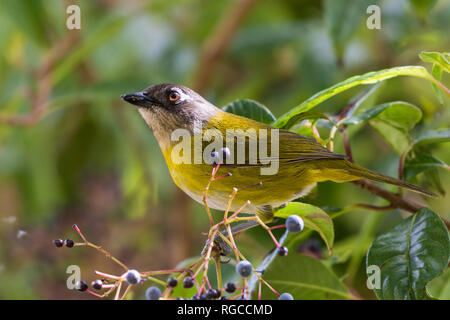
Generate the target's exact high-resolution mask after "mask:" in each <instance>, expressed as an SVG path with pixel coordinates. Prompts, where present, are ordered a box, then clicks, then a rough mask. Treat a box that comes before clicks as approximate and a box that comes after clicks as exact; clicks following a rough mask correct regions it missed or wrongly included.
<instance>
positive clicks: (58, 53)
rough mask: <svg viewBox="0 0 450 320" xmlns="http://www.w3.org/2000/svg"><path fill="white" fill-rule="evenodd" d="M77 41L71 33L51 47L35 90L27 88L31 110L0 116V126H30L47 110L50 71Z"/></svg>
mask: <svg viewBox="0 0 450 320" xmlns="http://www.w3.org/2000/svg"><path fill="white" fill-rule="evenodd" d="M78 40H79V33H78V32H76V31H71V32H70V33H69V35H68V36H67V37H65V38H64V39H63V40H62V41H60V42H58V43H57V44H56V45H55V46H53V47H52V48H51V49H50V51H49V53H48V54H47V56H46V57H45V58H44V62H43V63H42V67H41V68H40V69H39V70H38V71H37V72H36V76H35V77H36V84H37V89H36V91H35V92H32V91H31V89H30V88H27V96H28V97H29V99H30V103H31V109H30V111H29V112H28V113H26V114H21V115H0V124H7V125H12V126H24V127H26V126H31V125H33V124H35V123H36V122H38V121H39V120H40V119H41V117H42V115H43V114H44V113H45V111H46V110H47V108H48V104H49V99H50V94H51V90H52V85H53V84H52V81H51V73H52V72H51V71H52V70H53V68H54V66H55V64H56V62H58V61H59V60H61V59H62V58H63V57H65V56H66V55H67V53H68V52H69V51H70V50H71V49H72V48H73V47H74V45H75V44H76V43H78Z"/></svg>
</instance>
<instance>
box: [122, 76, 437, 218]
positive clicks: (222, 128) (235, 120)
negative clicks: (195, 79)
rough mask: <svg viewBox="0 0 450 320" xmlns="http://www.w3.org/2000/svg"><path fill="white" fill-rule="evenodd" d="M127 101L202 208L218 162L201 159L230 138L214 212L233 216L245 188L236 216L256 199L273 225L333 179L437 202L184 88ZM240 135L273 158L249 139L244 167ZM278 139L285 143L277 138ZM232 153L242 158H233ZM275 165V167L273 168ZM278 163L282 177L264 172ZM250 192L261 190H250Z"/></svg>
mask: <svg viewBox="0 0 450 320" xmlns="http://www.w3.org/2000/svg"><path fill="white" fill-rule="evenodd" d="M122 99H123V100H125V101H127V102H129V103H131V104H133V105H136V106H137V107H138V110H139V113H140V114H141V116H142V117H143V118H144V120H145V122H146V123H147V125H148V126H149V127H150V128H151V129H152V131H153V133H154V135H155V137H156V139H157V140H158V143H159V146H160V148H161V150H162V152H163V154H164V158H165V160H166V162H167V166H168V168H169V171H170V174H171V176H172V179H173V181H174V182H175V184H176V185H177V186H178V187H180V188H181V189H182V190H183V191H184V192H185V193H187V194H188V195H189V196H190V197H191V198H193V199H194V200H196V201H198V202H202V198H203V192H204V190H205V187H206V185H207V184H208V182H209V181H210V178H211V172H212V164H211V161H210V162H208V161H206V160H205V161H201V163H198V161H197V162H195V160H194V154H195V152H196V151H198V150H199V149H200V148H201V150H200V151H201V152H203V151H205V150H206V148H208V144H209V143H210V141H208V139H211V141H214V140H215V139H216V136H215V135H213V136H214V138H211V132H213V133H221V134H222V137H224V138H223V141H224V142H223V145H224V147H223V148H222V149H220V150H221V152H222V153H223V154H224V156H222V157H221V158H220V159H221V160H219V161H218V162H219V163H220V166H219V169H218V172H217V174H216V176H223V175H228V177H226V178H224V179H220V180H217V181H215V182H213V183H212V184H211V185H210V187H209V191H208V196H207V204H208V206H209V207H210V208H214V209H219V210H225V209H226V207H227V203H228V200H229V196H230V194H231V192H232V191H233V188H238V189H239V188H241V189H240V190H239V192H238V193H237V194H236V196H235V198H234V200H233V202H232V205H231V208H230V209H231V211H236V210H238V208H240V207H241V206H243V205H244V204H245V203H246V202H247V201H250V204H248V205H247V206H246V207H245V209H244V210H243V212H244V213H254V214H257V215H258V216H259V217H260V218H261V219H262V220H263V221H264V222H270V221H271V220H272V219H273V208H275V207H278V206H280V205H282V204H285V203H287V202H289V201H292V200H294V199H297V198H300V197H302V196H304V195H306V194H307V193H308V192H309V191H310V190H311V189H312V188H313V187H314V186H315V185H316V183H317V182H321V181H326V180H331V181H334V182H347V181H355V180H360V179H370V180H374V181H378V182H383V183H388V184H393V185H396V186H400V187H403V188H407V189H410V190H413V191H415V192H419V193H422V194H424V195H428V196H434V194H432V193H431V192H428V191H426V190H424V189H422V188H420V187H417V186H415V185H412V184H409V183H407V182H405V181H401V180H399V179H395V178H392V177H389V176H385V175H382V174H379V173H376V172H373V171H370V170H368V169H365V168H363V167H361V166H358V165H356V164H354V163H352V162H350V161H348V160H347V157H346V156H345V155H341V154H337V153H334V152H331V151H330V150H328V149H327V148H325V147H323V146H322V145H320V144H319V143H317V142H316V141H315V140H313V139H310V138H307V137H303V136H301V135H299V134H296V133H293V132H289V131H286V130H278V129H275V128H273V127H271V126H269V125H267V124H264V123H260V122H257V121H254V120H251V119H247V118H244V117H241V116H238V115H234V114H231V113H228V112H225V111H223V110H221V109H219V108H217V107H216V106H214V105H213V104H211V103H210V102H208V101H207V100H205V99H204V98H203V97H202V96H200V95H199V94H198V93H196V92H195V91H193V90H191V89H189V88H187V87H184V86H181V85H176V84H158V85H152V86H150V87H148V88H147V89H145V90H143V91H142V92H136V93H132V94H124V95H122ZM199 125H200V126H199ZM198 128H200V129H198ZM272 129H274V130H275V131H274V130H272ZM177 130H178V131H177ZM180 130H181V131H180ZM199 130H200V131H199ZM233 130H234V132H235V133H236V132H237V133H238V135H239V132H242V131H243V132H244V133H245V132H256V134H257V139H258V143H261V142H263V143H265V144H266V148H267V154H268V155H267V156H266V157H264V156H263V157H259V158H258V159H256V161H255V159H253V158H251V153H250V151H251V150H250V136H249V135H248V136H246V137H241V138H245V139H244V140H241V141H245V147H246V148H245V150H246V151H248V152H246V154H245V156H244V161H238V157H239V155H241V156H242V154H240V153H239V152H238V151H239V148H238V147H239V146H237V144H238V141H239V140H238V138H236V137H233V140H232V141H231V145H228V146H230V147H231V148H227V147H226V146H225V145H226V143H230V140H229V139H228V140H227V139H226V137H227V133H228V132H230V131H231V132H233ZM174 132H188V133H190V134H191V142H192V143H191V145H190V150H183V151H182V152H181V153H179V152H173V151H174V148H176V150H177V151H178V150H179V148H180V139H176V137H175V138H174V134H173V133H174ZM261 132H263V133H264V132H266V133H264V134H262V133H261ZM274 132H275V133H274ZM200 134H205V135H206V137H207V139H202V141H201V145H200V147H197V148H196V147H195V142H194V139H195V138H194V137H195V136H196V135H197V136H201V135H200ZM175 136H176V135H175ZM274 137H275V138H277V139H276V140H274V139H273V138H274ZM235 138H236V139H235ZM274 141H275V142H277V143H278V148H277V149H278V150H277V151H278V155H274V154H270V151H271V150H272V147H273V145H274ZM233 147H234V148H233ZM258 147H259V145H258ZM229 149H232V150H236V152H234V154H233V155H231V156H230V155H229V154H228V153H229ZM241 150H242V149H241ZM215 152H216V153H214V152H209V154H211V155H212V157H214V156H217V151H215ZM178 153H179V154H178ZM269 154H270V155H269ZM177 155H178V156H180V157H185V158H184V159H188V158H189V160H191V161H184V162H180V160H179V159H176V156H177ZM263 155H264V154H263ZM227 156H228V157H231V158H232V159H231V160H232V161H227V160H230V159H226V158H227ZM204 159H205V158H204ZM213 160H214V159H213ZM267 161H271V164H268V163H267ZM212 162H213V163H214V161H212ZM228 162H230V163H231V162H233V163H232V164H230V163H228ZM216 163H217V161H216ZM270 165H272V166H275V167H276V169H277V170H276V173H275V174H262V171H261V168H268V167H269V166H270ZM247 186H253V187H249V188H245V187H247ZM242 188H243V189H242Z"/></svg>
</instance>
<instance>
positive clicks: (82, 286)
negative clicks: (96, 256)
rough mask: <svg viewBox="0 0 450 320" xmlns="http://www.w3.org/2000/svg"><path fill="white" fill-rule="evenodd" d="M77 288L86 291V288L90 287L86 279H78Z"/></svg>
mask: <svg viewBox="0 0 450 320" xmlns="http://www.w3.org/2000/svg"><path fill="white" fill-rule="evenodd" d="M75 288H76V289H77V290H78V291H81V292H83V291H86V290H87V289H88V284H87V282H86V281H83V280H81V281H78V282H77V283H76V284H75Z"/></svg>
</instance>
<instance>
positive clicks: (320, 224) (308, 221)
mask: <svg viewBox="0 0 450 320" xmlns="http://www.w3.org/2000/svg"><path fill="white" fill-rule="evenodd" d="M293 214H296V215H298V216H300V217H302V219H303V221H304V222H305V227H306V228H310V229H312V230H314V231H317V232H318V233H319V235H320V237H321V238H322V239H323V241H325V244H326V245H327V247H328V250H331V248H332V247H333V242H334V226H333V221H332V220H331V218H330V216H329V215H327V214H326V212H325V211H323V210H322V209H321V208H318V207H316V206H313V205H310V204H307V203H301V202H290V203H288V204H287V205H286V206H285V207H284V208H282V209H279V210H277V211H276V212H275V217H279V218H284V219H286V218H287V217H289V216H290V215H293Z"/></svg>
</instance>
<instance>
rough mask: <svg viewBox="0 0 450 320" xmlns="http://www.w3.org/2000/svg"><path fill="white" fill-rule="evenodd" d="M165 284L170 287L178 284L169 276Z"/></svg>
mask: <svg viewBox="0 0 450 320" xmlns="http://www.w3.org/2000/svg"><path fill="white" fill-rule="evenodd" d="M167 285H168V286H169V287H171V288H175V287H176V286H177V285H178V280H177V279H175V278H169V279H168V280H167Z"/></svg>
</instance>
